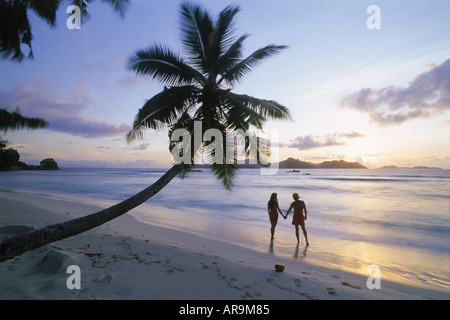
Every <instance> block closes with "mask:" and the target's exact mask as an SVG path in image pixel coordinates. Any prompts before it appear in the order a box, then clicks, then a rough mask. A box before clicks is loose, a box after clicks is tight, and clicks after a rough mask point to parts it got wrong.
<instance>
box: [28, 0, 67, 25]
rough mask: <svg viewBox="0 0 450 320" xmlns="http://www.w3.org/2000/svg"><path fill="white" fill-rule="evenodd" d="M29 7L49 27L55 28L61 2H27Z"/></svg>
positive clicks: (57, 0)
mask: <svg viewBox="0 0 450 320" xmlns="http://www.w3.org/2000/svg"><path fill="white" fill-rule="evenodd" d="M27 2H28V6H29V7H30V8H31V9H33V11H34V12H35V13H36V14H37V15H38V16H39V17H41V18H42V19H44V20H45V21H46V22H47V23H48V24H49V25H51V26H54V25H55V22H56V11H57V10H58V8H59V4H60V2H61V1H60V0H41V1H27Z"/></svg>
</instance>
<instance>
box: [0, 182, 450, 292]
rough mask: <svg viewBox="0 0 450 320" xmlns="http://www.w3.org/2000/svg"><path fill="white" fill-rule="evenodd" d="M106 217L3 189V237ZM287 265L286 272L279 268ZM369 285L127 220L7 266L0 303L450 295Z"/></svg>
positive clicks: (1, 273) (2, 268)
mask: <svg viewBox="0 0 450 320" xmlns="http://www.w3.org/2000/svg"><path fill="white" fill-rule="evenodd" d="M99 209H101V208H98V207H95V206H93V205H92V204H83V203H79V202H75V201H71V200H69V199H68V198H58V197H55V196H53V197H50V196H47V195H43V194H36V193H23V192H9V191H0V237H1V236H6V235H8V234H9V235H10V234H12V233H14V232H20V231H27V230H28V228H29V227H36V228H38V227H42V226H45V225H48V224H53V223H56V222H61V221H66V220H69V219H73V218H76V217H79V216H82V215H86V214H89V213H92V212H96V211H98V210H99ZM137 210H139V209H137ZM12 226H14V227H12ZM21 226H22V227H21ZM280 263H281V264H284V265H285V266H286V269H285V271H284V272H276V271H275V270H274V265H275V264H280ZM70 265H77V266H79V267H80V270H81V289H72V290H70V289H68V288H67V285H66V281H67V279H68V277H69V276H70V274H67V273H66V271H67V267H68V266H70ZM366 281H367V277H364V276H361V275H356V274H351V273H347V272H343V271H340V270H336V269H331V268H325V267H320V266H316V265H312V264H308V263H307V262H305V261H304V260H298V259H287V258H286V259H282V258H280V257H277V256H274V255H270V254H268V253H263V252H257V251H253V250H250V249H247V248H243V247H239V246H235V245H231V244H229V243H223V242H220V241H217V240H211V239H206V238H202V237H199V236H196V235H193V234H190V233H185V232H180V231H175V230H171V229H168V228H161V227H156V226H151V225H148V224H143V223H139V222H138V221H136V219H135V218H133V216H131V215H130V214H125V215H124V216H122V217H119V218H117V219H115V220H113V221H111V222H109V223H107V224H105V225H103V226H100V227H98V228H95V229H93V230H90V231H88V232H85V233H83V234H80V235H77V236H74V237H72V238H69V239H65V240H62V241H58V242H55V243H52V244H49V245H46V246H44V247H42V248H38V249H35V250H33V251H30V252H27V253H25V254H23V255H21V256H19V257H16V258H13V259H11V260H7V261H4V262H1V263H0V299H166V300H172V299H187V300H199V299H213V300H216V299H219V300H236V299H237V300H241V299H252V300H253V299H258V300H259V299H262V300H288V299H299V300H309V299H448V298H449V295H448V292H441V291H433V290H428V289H424V288H420V287H410V286H405V285H402V284H396V283H392V282H388V281H383V280H382V282H381V286H382V287H381V289H373V290H369V289H368V288H367V286H366Z"/></svg>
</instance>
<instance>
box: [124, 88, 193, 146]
mask: <svg viewBox="0 0 450 320" xmlns="http://www.w3.org/2000/svg"><path fill="white" fill-rule="evenodd" d="M197 94H198V90H197V88H196V87H195V86H183V87H171V88H165V89H164V90H163V91H161V92H160V93H158V94H157V95H155V96H154V97H153V98H151V99H149V100H148V101H147V102H146V103H145V104H144V106H143V107H142V108H141V109H139V112H138V114H137V115H136V119H135V120H134V125H133V130H131V131H130V132H129V133H128V135H127V139H128V141H132V140H134V139H136V138H142V137H143V133H144V130H145V129H155V130H160V129H163V128H167V127H170V126H175V125H176V123H179V118H180V116H181V115H182V114H183V113H185V112H186V111H187V110H188V109H189V108H190V107H191V106H192V104H193V103H195V99H196V95H197Z"/></svg>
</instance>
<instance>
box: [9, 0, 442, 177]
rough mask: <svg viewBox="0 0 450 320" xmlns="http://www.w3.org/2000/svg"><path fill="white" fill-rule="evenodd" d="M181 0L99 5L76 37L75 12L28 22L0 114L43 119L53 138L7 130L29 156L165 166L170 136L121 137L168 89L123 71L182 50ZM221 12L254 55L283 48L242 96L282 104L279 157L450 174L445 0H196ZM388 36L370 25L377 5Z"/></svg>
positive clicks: (30, 159) (271, 125)
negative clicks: (24, 50) (141, 54)
mask: <svg viewBox="0 0 450 320" xmlns="http://www.w3.org/2000/svg"><path fill="white" fill-rule="evenodd" d="M180 3H181V2H180V1H175V0H165V1H144V0H131V6H130V7H129V10H128V12H127V13H126V15H125V17H124V18H121V17H120V16H119V15H118V14H115V13H114V11H113V10H112V9H111V7H110V6H109V5H107V4H106V3H104V2H102V1H95V2H94V3H93V4H92V5H91V6H90V8H89V12H90V15H91V18H90V19H89V20H88V21H87V22H85V23H83V24H82V25H81V29H80V30H69V29H68V28H67V27H66V20H67V18H68V17H69V15H68V14H67V13H66V8H67V4H65V3H64V4H63V5H62V6H61V8H60V10H59V11H58V13H57V25H56V27H54V28H51V27H49V26H48V25H47V24H46V23H45V22H44V21H43V20H41V19H40V18H38V17H37V16H36V15H35V14H34V13H31V12H30V14H29V18H30V21H31V26H32V32H33V35H34V40H33V42H32V46H33V52H34V59H26V60H24V61H23V62H21V63H18V62H12V61H9V60H5V59H3V60H0V84H1V85H0V108H6V109H8V110H10V111H13V110H15V108H16V107H17V106H19V108H20V111H21V113H22V114H23V115H25V116H29V117H32V116H39V117H43V118H45V119H47V120H48V121H49V123H50V126H49V127H48V128H47V129H44V130H38V131H28V130H24V131H21V132H7V133H6V134H3V133H2V137H3V138H6V139H7V140H8V142H9V143H10V146H11V147H13V148H15V149H17V150H18V151H19V153H20V154H21V160H22V161H24V162H26V163H29V164H36V163H39V161H40V160H42V159H44V158H48V157H52V158H54V159H55V160H56V161H57V162H58V163H59V164H60V166H61V167H63V166H66V167H69V166H108V167H168V166H170V164H171V158H170V153H169V151H168V136H167V132H166V131H162V132H155V131H150V130H149V131H147V133H146V135H145V139H144V140H139V141H135V142H133V143H131V144H128V143H127V142H126V139H125V134H126V133H127V132H128V131H129V130H130V128H131V124H132V123H133V120H134V117H135V115H136V113H137V111H138V109H139V108H140V107H142V105H143V103H144V102H145V101H146V100H147V99H149V98H151V97H152V96H153V95H155V94H156V93H158V92H159V91H160V90H161V89H162V87H161V85H160V84H159V83H158V82H156V81H152V80H151V79H149V78H144V77H141V76H137V75H135V74H134V73H133V72H131V71H129V70H127V68H126V64H127V60H128V58H129V57H130V56H131V55H132V54H133V53H134V52H135V51H136V50H139V49H143V48H145V47H148V46H150V45H152V44H164V45H167V46H169V47H170V48H172V49H174V50H175V51H179V52H181V44H180V41H179V39H180V31H179V23H180V19H179V9H180ZM193 3H198V4H202V5H203V6H204V7H205V8H206V9H208V10H209V11H210V12H211V13H212V14H213V15H214V16H216V14H217V13H218V12H219V11H220V10H222V9H224V8H225V7H226V6H228V5H230V4H232V5H238V6H239V7H240V8H241V12H240V13H238V15H237V19H236V35H238V36H239V35H242V34H244V33H248V34H250V37H249V38H247V42H246V46H245V48H246V51H245V55H248V54H250V53H251V52H253V51H254V50H256V49H259V48H261V47H263V46H265V45H267V44H277V45H287V46H289V48H288V49H286V50H284V51H283V52H282V53H280V54H278V55H276V56H274V57H272V58H269V59H267V60H265V61H264V63H262V64H261V65H259V66H258V67H256V68H255V70H254V72H252V73H251V74H250V75H248V76H247V77H246V78H245V79H244V81H243V82H242V83H241V84H240V85H239V86H236V87H235V88H234V91H235V92H237V93H245V94H248V95H251V96H255V97H258V98H263V99H271V100H276V101H278V102H279V103H281V104H283V105H285V106H286V107H288V108H289V110H290V111H291V114H292V117H293V121H283V122H280V121H275V122H268V123H267V125H266V130H267V131H268V132H271V130H277V132H278V133H279V137H280V160H284V159H286V158H287V157H294V158H299V159H301V160H304V161H312V162H321V161H324V160H332V159H343V160H346V161H358V162H360V163H362V164H364V165H366V166H367V167H369V168H377V167H380V166H384V165H392V164H395V165H397V166H416V165H426V166H436V167H441V168H447V169H450V140H449V137H450V37H449V30H450V23H449V21H450V2H449V1H442V0H420V1H419V0H413V1H410V0H408V1H406V0H398V1H384V0H383V1H382V0H375V1H373V0H371V1H364V0H340V1H331V0H328V1H320V0H319V1H317V0H314V1H313V0H308V1H303V0H291V1H283V0H278V1H274V0H245V1H243V0H241V1H237V0H235V1H232V0H227V1H222V0H220V1H218V0H214V1H206V0H203V1H196V2H193ZM373 4H375V5H377V6H378V7H379V8H380V10H381V14H380V18H381V20H380V26H381V28H380V29H369V28H368V27H367V25H366V21H367V19H368V18H369V17H370V16H371V14H370V13H367V12H366V10H367V8H368V7H369V6H370V5H373Z"/></svg>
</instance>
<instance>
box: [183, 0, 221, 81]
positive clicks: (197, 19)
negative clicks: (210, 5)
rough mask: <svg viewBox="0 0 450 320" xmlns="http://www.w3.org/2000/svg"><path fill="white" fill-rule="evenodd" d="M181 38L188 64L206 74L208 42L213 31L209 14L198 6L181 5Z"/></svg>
mask: <svg viewBox="0 0 450 320" xmlns="http://www.w3.org/2000/svg"><path fill="white" fill-rule="evenodd" d="M180 13H181V36H182V43H183V44H184V49H185V51H186V53H187V55H188V57H189V62H190V63H191V64H192V65H193V66H194V67H197V68H199V69H200V71H201V72H203V73H207V72H208V68H207V53H206V48H207V47H208V40H209V37H210V35H211V32H212V31H213V28H214V27H213V21H212V18H211V17H210V15H209V13H208V12H207V11H206V10H204V9H202V8H201V7H199V6H193V5H189V4H182V5H181V12H180Z"/></svg>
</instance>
